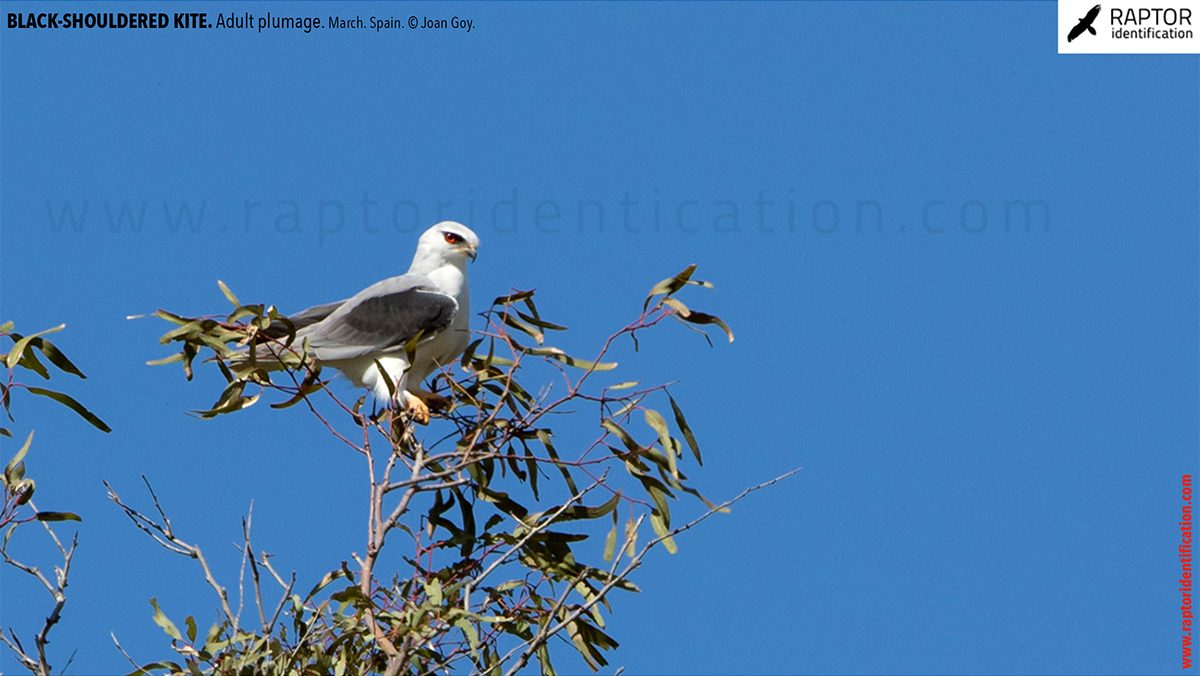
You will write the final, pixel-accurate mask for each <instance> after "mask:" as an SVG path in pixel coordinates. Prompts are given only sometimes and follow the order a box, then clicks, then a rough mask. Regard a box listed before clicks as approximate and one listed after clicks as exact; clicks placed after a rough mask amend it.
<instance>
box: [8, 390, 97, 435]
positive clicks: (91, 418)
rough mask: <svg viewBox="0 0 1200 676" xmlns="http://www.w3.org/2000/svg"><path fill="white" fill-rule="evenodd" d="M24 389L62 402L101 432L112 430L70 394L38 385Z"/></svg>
mask: <svg viewBox="0 0 1200 676" xmlns="http://www.w3.org/2000/svg"><path fill="white" fill-rule="evenodd" d="M26 389H28V390H29V393H30V394H36V395H38V396H41V397H49V398H51V399H53V400H54V401H57V402H58V403H60V404H62V405H63V406H66V407H67V408H69V409H71V410H72V411H75V412H76V413H78V414H79V415H80V417H82V418H83V419H84V420H86V421H88V422H89V423H91V425H92V426H93V427H95V428H96V429H98V430H100V431H101V432H111V431H112V428H110V427H109V426H108V425H106V424H105V423H104V421H103V420H101V419H100V418H98V417H96V415H95V414H94V413H92V412H91V411H89V410H87V409H86V408H84V407H83V404H80V403H79V402H77V401H75V400H74V399H72V398H71V397H70V396H68V395H66V394H63V393H62V392H55V391H54V390H46V389H43V388H40V387H29V388H26Z"/></svg>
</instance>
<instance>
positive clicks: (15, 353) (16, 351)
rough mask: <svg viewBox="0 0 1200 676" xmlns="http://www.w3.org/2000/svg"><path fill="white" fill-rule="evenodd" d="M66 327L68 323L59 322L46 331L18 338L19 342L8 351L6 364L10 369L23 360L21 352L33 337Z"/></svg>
mask: <svg viewBox="0 0 1200 676" xmlns="http://www.w3.org/2000/svg"><path fill="white" fill-rule="evenodd" d="M66 327H67V325H66V324H59V325H58V326H56V327H54V328H52V329H46V330H45V331H38V332H37V333H35V334H33V335H31V336H25V337H24V338H21V339H20V340H17V344H16V345H13V346H12V349H11V350H9V351H8V357H7V358H6V359H5V360H4V361H5V365H6V366H8V368H10V369H11V368H13V367H15V366H16V365H17V362H19V361H21V354H22V353H24V352H25V348H27V347H29V343H31V342H33V339H35V338H37V337H38V336H44V335H46V334H47V333H54V332H55V331H62V330H63V329H65V328H66Z"/></svg>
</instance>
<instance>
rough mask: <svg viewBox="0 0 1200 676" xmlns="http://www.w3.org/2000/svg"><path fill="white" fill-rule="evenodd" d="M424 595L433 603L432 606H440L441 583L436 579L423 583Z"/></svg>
mask: <svg viewBox="0 0 1200 676" xmlns="http://www.w3.org/2000/svg"><path fill="white" fill-rule="evenodd" d="M425 595H426V596H428V597H429V600H430V601H432V602H433V605H435V606H440V605H442V582H441V580H438V579H437V578H434V579H432V580H430V581H429V582H427V583H425Z"/></svg>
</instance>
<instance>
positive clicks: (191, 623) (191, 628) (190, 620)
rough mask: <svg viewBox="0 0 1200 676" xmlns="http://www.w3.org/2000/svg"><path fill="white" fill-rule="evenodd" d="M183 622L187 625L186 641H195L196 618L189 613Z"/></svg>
mask: <svg viewBox="0 0 1200 676" xmlns="http://www.w3.org/2000/svg"><path fill="white" fill-rule="evenodd" d="M184 624H186V625H187V637H188V642H190V643H195V642H196V618H194V617H192V616H191V615H188V616H187V619H186V620H184Z"/></svg>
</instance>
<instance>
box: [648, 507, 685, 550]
mask: <svg viewBox="0 0 1200 676" xmlns="http://www.w3.org/2000/svg"><path fill="white" fill-rule="evenodd" d="M650 525H651V526H654V532H655V533H657V534H658V536H659V537H661V538H663V541H662V543H663V547H666V549H667V551H668V552H670V553H671V554H674V553H676V552H678V551H679V547H677V546H675V539H674V538H672V537H671V536H670V535H667V534H668V533H670V532H671V529H670V527H669V526H668V525H667V523H666V521H665V520H664V519H663V516H662V514H660V513H659V511H658V510H657V509H656V510H654V511H652V512H650Z"/></svg>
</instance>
